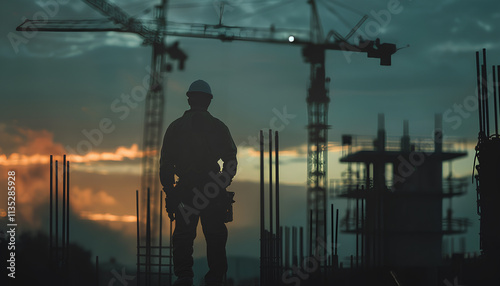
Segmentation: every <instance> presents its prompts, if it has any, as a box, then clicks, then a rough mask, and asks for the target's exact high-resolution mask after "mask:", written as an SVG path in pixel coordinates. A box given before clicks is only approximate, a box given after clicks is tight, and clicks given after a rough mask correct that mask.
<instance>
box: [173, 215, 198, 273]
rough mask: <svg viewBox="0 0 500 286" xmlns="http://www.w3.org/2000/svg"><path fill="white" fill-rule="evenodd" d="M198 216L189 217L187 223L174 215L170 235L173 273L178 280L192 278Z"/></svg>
mask: <svg viewBox="0 0 500 286" xmlns="http://www.w3.org/2000/svg"><path fill="white" fill-rule="evenodd" d="M198 219H199V216H196V215H191V216H190V217H189V222H186V220H184V219H183V217H182V216H181V215H177V214H176V219H175V230H174V233H173V235H172V244H173V253H172V254H173V260H174V273H175V276H177V277H178V278H182V277H191V278H192V277H193V276H194V273H193V242H194V239H195V237H196V226H197V225H198Z"/></svg>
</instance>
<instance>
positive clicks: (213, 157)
mask: <svg viewBox="0 0 500 286" xmlns="http://www.w3.org/2000/svg"><path fill="white" fill-rule="evenodd" d="M236 151H237V149H236V145H235V144H234V141H233V139H232V137H231V133H230V132H229V129H228V128H227V126H226V125H225V124H224V123H223V122H222V121H220V120H219V119H217V118H215V117H213V116H212V115H211V114H210V113H209V112H208V111H206V110H204V109H197V108H192V109H191V110H188V111H186V112H184V115H183V116H182V117H180V118H178V119H177V120H175V121H174V122H172V124H170V126H169V127H168V128H167V131H166V132H165V136H164V138H163V146H162V149H161V158H160V181H161V184H162V185H163V187H164V189H165V190H168V189H170V188H172V186H173V184H174V183H175V182H174V174H175V175H177V176H178V177H179V180H180V181H186V180H191V179H193V178H198V179H201V180H203V179H205V178H209V174H210V173H213V174H218V173H219V172H221V169H220V166H219V164H218V161H219V159H221V160H222V161H223V168H222V172H226V173H228V174H229V176H230V178H231V179H232V177H233V176H234V175H235V173H236V165H237V160H236ZM230 168H231V169H233V170H229V169H230Z"/></svg>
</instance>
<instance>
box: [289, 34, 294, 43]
mask: <svg viewBox="0 0 500 286" xmlns="http://www.w3.org/2000/svg"><path fill="white" fill-rule="evenodd" d="M288 41H289V42H290V43H293V42H294V41H295V37H294V36H292V35H290V37H288Z"/></svg>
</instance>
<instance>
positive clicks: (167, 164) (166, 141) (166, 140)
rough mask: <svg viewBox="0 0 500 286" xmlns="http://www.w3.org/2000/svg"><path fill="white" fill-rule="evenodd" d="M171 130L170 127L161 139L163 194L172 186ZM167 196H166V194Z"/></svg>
mask: <svg viewBox="0 0 500 286" xmlns="http://www.w3.org/2000/svg"><path fill="white" fill-rule="evenodd" d="M173 138H174V137H173V128H172V125H170V126H169V127H168V128H167V131H166V132H165V136H164V137H163V144H162V148H161V156H160V182H161V184H162V185H163V188H164V190H165V192H167V191H169V190H171V189H172V188H173V186H174V183H175V181H174V174H175V166H174V153H175V150H174V144H173ZM167 195H168V194H167Z"/></svg>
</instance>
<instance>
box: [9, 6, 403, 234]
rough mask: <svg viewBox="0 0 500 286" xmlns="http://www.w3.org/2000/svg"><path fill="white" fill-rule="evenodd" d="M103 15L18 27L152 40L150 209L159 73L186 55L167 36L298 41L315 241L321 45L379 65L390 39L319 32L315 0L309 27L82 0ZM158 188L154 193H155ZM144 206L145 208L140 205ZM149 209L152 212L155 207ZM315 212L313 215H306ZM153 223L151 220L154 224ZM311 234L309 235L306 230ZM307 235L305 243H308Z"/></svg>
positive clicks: (323, 140)
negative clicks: (133, 10)
mask: <svg viewBox="0 0 500 286" xmlns="http://www.w3.org/2000/svg"><path fill="white" fill-rule="evenodd" d="M83 1H84V2H86V3H87V4H89V5H90V6H91V7H93V8H95V9H96V10H98V11H99V12H101V13H102V14H103V15H104V16H106V17H107V19H106V20H26V21H25V22H24V23H22V24H21V25H20V26H18V27H17V30H18V31H24V30H30V29H36V30H38V31H51V32H103V31H112V32H124V33H134V34H137V35H139V36H140V37H142V38H143V39H144V44H146V45H152V47H153V56H152V66H151V74H152V80H151V84H150V89H149V92H148V95H147V98H146V109H145V111H146V114H145V123H144V137H143V151H144V158H143V162H142V180H141V185H142V187H141V188H142V195H141V197H142V198H143V199H142V200H141V204H142V205H144V204H145V200H144V198H145V195H144V194H145V193H146V192H145V189H146V188H151V189H152V190H153V194H154V195H153V200H152V205H153V207H152V210H155V209H157V208H158V204H159V202H158V198H156V197H159V189H158V179H157V175H156V170H157V162H158V155H159V152H158V150H159V144H160V132H161V125H162V120H163V105H164V94H163V92H164V91H163V85H162V77H161V74H162V72H163V71H164V66H165V65H164V60H165V55H166V54H168V55H169V56H170V57H171V58H173V59H176V60H179V61H180V67H183V63H184V61H185V60H186V59H187V56H186V55H185V54H184V53H183V52H182V51H181V50H180V49H179V48H178V46H177V44H175V45H173V46H171V47H167V46H166V45H165V37H166V36H177V37H191V38H208V39H218V40H221V41H223V42H231V41H250V42H262V43H274V44H285V45H297V46H301V47H302V55H303V57H304V60H305V62H307V63H309V64H310V79H309V80H310V82H309V86H308V90H307V97H306V102H307V112H308V125H307V129H308V154H307V208H308V216H309V219H308V222H312V225H310V226H309V227H308V229H310V230H312V234H315V238H314V241H318V240H320V239H323V241H325V235H326V233H324V229H323V227H321V226H323V225H324V224H325V223H326V222H325V221H324V217H326V200H327V199H326V187H327V163H328V162H327V154H328V136H327V135H328V129H329V125H328V104H329V101H330V98H329V91H328V83H329V79H328V78H326V76H325V51H327V50H337V51H347V52H359V53H366V54H367V56H368V57H371V58H378V59H380V64H381V65H391V56H392V55H393V54H394V53H395V52H396V51H397V49H396V45H395V44H389V43H380V40H379V39H377V40H375V41H373V40H362V39H360V41H359V43H358V44H355V43H353V42H349V39H350V38H351V36H353V35H354V34H355V32H356V30H357V29H359V27H361V25H362V24H363V22H364V21H365V20H366V19H367V16H364V17H363V18H362V19H361V20H360V21H359V22H358V24H357V25H356V26H355V27H354V28H353V29H352V30H351V31H350V32H349V33H348V34H347V35H346V36H345V37H343V36H342V35H340V34H339V33H337V32H336V31H334V30H331V31H330V32H329V33H328V34H327V36H326V37H325V36H324V35H323V30H322V27H321V21H320V19H319V15H318V8H317V6H316V1H315V0H308V3H309V4H310V7H311V18H310V27H309V30H299V29H278V28H275V27H274V26H271V27H270V28H256V27H241V26H229V25H225V24H223V23H222V16H223V6H221V13H220V15H219V17H220V19H219V22H218V23H217V24H193V23H178V22H171V21H166V19H165V16H166V14H167V13H166V9H167V0H162V1H161V4H160V5H158V6H156V7H155V19H154V20H141V19H136V18H133V17H131V16H129V15H128V14H127V13H126V12H125V11H123V10H122V9H121V8H120V7H118V6H117V5H115V4H112V3H109V2H107V1H106V0H83ZM156 194H158V196H157V195H156ZM143 209H145V208H143ZM153 213H157V212H154V211H153ZM311 213H314V218H315V219H312V218H313V217H311ZM153 225H154V224H153ZM308 237H311V236H308ZM312 242H313V241H311V242H310V243H312Z"/></svg>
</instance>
